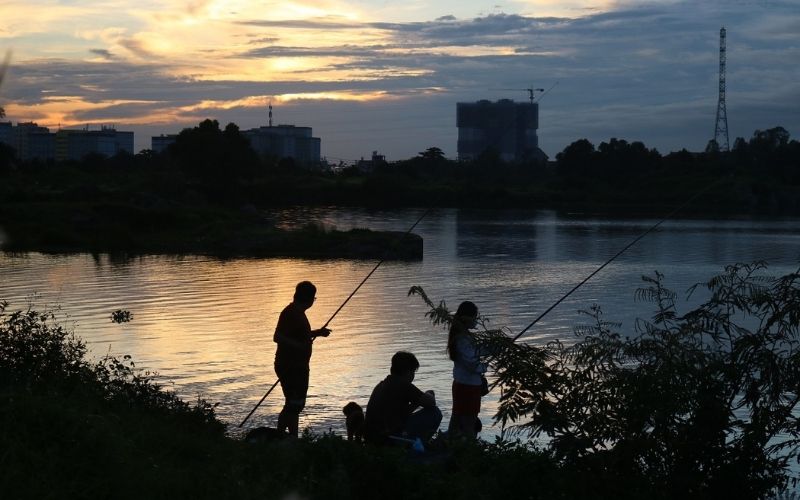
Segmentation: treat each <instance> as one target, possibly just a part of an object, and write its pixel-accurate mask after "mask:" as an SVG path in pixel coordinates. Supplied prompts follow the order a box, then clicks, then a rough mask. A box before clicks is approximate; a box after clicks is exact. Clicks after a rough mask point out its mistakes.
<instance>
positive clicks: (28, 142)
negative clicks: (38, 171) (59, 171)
mask: <svg viewBox="0 0 800 500" xmlns="http://www.w3.org/2000/svg"><path fill="white" fill-rule="evenodd" d="M0 142H4V143H6V144H8V145H9V146H11V147H12V148H14V151H16V155H17V158H19V159H20V160H52V159H53V158H54V157H55V136H54V135H53V134H51V133H50V130H49V129H47V128H46V127H40V126H39V125H37V124H36V123H34V122H20V123H17V125H16V126H12V125H11V122H4V123H0Z"/></svg>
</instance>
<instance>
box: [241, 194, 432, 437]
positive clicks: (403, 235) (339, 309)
mask: <svg viewBox="0 0 800 500" xmlns="http://www.w3.org/2000/svg"><path fill="white" fill-rule="evenodd" d="M431 210H433V207H432V206H431V207H429V208H428V209H427V210H425V212H423V213H422V215H420V216H419V218H418V219H417V220H416V222H414V224H413V225H412V226H411V227H410V228H408V231H406V232H405V233H403V234H402V236H400V237H399V238H397V239H396V240H395V241H394V243H392V245H391V246H390V247H389V248H388V249H387V250H386V252H384V256H383V258H382V259H381V260H379V261H378V263H377V264H375V267H373V268H372V270H371V271H370V272H369V274H367V275H366V276H365V277H364V279H363V280H361V283H359V284H358V286H357V287H356V288H355V290H353V292H352V293H351V294H350V295H348V296H347V298H346V299H345V300H344V302H342V305H340V306H339V308H338V309H336V311H334V313H333V314H332V315H331V317H330V318H329V319H328V321H326V322H325V325H323V326H322V328H326V327H327V326H328V325H329V324H330V322H331V321H333V318H335V317H336V315H337V314H339V311H341V310H342V309H343V308H344V306H345V305H346V304H347V303H348V302H350V299H352V298H353V296H354V295H355V294H356V292H358V290H359V289H360V288H361V287H362V286H363V285H364V283H366V282H367V280H368V279H369V278H370V276H372V275H373V274H374V273H375V271H377V270H378V268H379V267H381V264H383V263H384V262H385V261H386V259H387V256H388V255H389V253H390V252H391V251H392V250H394V249H395V247H397V245H399V244H400V242H401V241H403V239H405V237H406V236H408V235H409V234H410V233H411V231H413V230H414V228H415V227H417V224H419V223H420V222H422V219H424V218H425V217H426V216H427V215H428V214H429V213H430V212H431ZM311 341H312V342H313V341H314V338H312V339H311ZM280 381H281V380H280V378H279V379H277V380H276V381H275V383H274V384H272V386H271V387H270V388H269V390H268V391H267V393H266V394H264V397H262V398H261V400H260V401H259V402H258V403H257V404H256V406H255V407H254V408H253V409H252V410H250V413H248V414H247V416H246V417H244V420H242V423H241V424H239V427H242V426H244V424H245V422H247V420H248V419H250V417H251V416H252V415H253V413H255V411H256V410H257V409H258V407H259V406H261V403H263V402H264V400H265V399H267V396H269V395H270V393H271V392H272V391H273V390H274V389H275V387H277V386H278V382H280Z"/></svg>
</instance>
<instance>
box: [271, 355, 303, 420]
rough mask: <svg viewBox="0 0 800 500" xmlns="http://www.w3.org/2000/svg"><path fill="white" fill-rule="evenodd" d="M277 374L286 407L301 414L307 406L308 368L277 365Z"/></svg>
mask: <svg viewBox="0 0 800 500" xmlns="http://www.w3.org/2000/svg"><path fill="white" fill-rule="evenodd" d="M275 373H276V374H277V375H278V379H279V380H280V381H281V389H282V390H283V397H284V398H285V399H286V406H287V407H291V408H292V409H293V410H295V411H296V412H297V413H300V412H301V411H302V410H303V408H304V407H305V406H306V394H308V366H284V365H282V364H278V363H275Z"/></svg>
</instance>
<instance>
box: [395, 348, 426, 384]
mask: <svg viewBox="0 0 800 500" xmlns="http://www.w3.org/2000/svg"><path fill="white" fill-rule="evenodd" d="M417 368H419V361H417V357H416V356H414V355H413V354H411V353H410V352H406V351H397V352H396V353H395V354H394V356H392V368H391V370H390V373H391V374H392V375H397V376H400V377H410V380H409V381H411V380H414V373H415V372H416V371H417Z"/></svg>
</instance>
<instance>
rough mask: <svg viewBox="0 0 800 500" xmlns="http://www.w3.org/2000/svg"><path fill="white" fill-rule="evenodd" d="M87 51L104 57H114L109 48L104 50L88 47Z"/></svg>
mask: <svg viewBox="0 0 800 500" xmlns="http://www.w3.org/2000/svg"><path fill="white" fill-rule="evenodd" d="M89 52H91V53H92V54H95V55H98V56H100V57H105V58H106V59H114V54H112V53H111V51H110V50H106V49H89Z"/></svg>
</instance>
